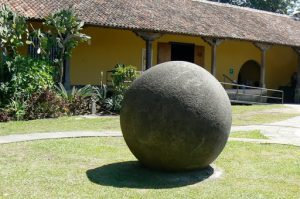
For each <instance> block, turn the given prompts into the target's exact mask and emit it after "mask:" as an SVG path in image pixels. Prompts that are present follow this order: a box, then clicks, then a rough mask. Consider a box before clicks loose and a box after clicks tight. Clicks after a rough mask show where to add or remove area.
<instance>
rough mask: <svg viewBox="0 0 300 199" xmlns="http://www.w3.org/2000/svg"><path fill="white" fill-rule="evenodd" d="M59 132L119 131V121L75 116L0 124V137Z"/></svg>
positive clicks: (115, 118)
mask: <svg viewBox="0 0 300 199" xmlns="http://www.w3.org/2000/svg"><path fill="white" fill-rule="evenodd" d="M59 131H120V121H119V117H118V116H113V117H107V116H105V117H98V118H84V117H80V116H77V117H61V118H57V119H42V120H31V121H16V122H7V123H3V122H2V123H0V135H9V134H27V133H39V132H59Z"/></svg>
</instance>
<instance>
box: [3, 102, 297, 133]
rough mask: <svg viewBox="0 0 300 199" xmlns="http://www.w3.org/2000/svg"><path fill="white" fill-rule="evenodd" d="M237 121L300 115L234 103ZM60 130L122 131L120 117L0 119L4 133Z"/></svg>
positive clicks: (261, 121) (265, 120) (278, 107)
mask: <svg viewBox="0 0 300 199" xmlns="http://www.w3.org/2000/svg"><path fill="white" fill-rule="evenodd" d="M232 113H233V114H232V118H233V122H232V124H233V125H252V124H264V123H271V122H276V121H281V120H285V119H289V118H292V117H295V116H299V115H300V113H299V112H298V113H297V112H294V111H293V110H292V109H291V108H289V107H287V106H284V105H253V106H232ZM58 131H120V119H119V117H118V116H114V117H98V118H92V119H91V118H84V117H80V116H77V117H62V118H58V119H43V120H32V121H17V122H7V123H3V122H2V123H0V136H1V135H9V134H27V133H39V132H58Z"/></svg>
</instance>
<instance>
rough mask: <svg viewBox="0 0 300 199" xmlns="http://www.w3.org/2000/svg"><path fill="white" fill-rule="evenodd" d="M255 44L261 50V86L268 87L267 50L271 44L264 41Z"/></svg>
mask: <svg viewBox="0 0 300 199" xmlns="http://www.w3.org/2000/svg"><path fill="white" fill-rule="evenodd" d="M254 45H255V46H256V47H257V48H258V49H259V50H260V51H261V63H260V87H262V88H266V65H267V64H266V58H267V50H268V49H269V48H270V47H271V45H268V44H263V43H255V44H254Z"/></svg>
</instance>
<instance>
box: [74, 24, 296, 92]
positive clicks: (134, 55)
mask: <svg viewBox="0 0 300 199" xmlns="http://www.w3.org/2000/svg"><path fill="white" fill-rule="evenodd" d="M84 32H85V33H86V34H88V35H90V36H91V37H92V40H91V42H90V44H87V43H85V44H81V45H80V46H79V47H77V48H76V49H75V50H74V52H73V56H72V60H71V83H72V84H73V85H83V84H99V83H100V73H101V71H103V72H106V71H109V70H111V69H112V68H113V67H114V66H115V65H116V64H118V63H122V64H131V65H134V66H137V67H138V70H141V65H142V49H145V42H144V41H143V40H142V39H141V38H140V37H138V36H136V35H135V34H134V33H133V32H132V31H127V30H116V29H108V28H97V27H88V28H85V29H84ZM158 42H182V43H194V44H195V45H200V46H204V47H205V60H204V66H203V67H204V68H205V69H207V70H209V71H210V65H211V48H210V47H209V45H208V44H207V43H205V42H204V41H203V40H202V39H201V38H200V37H190V36H180V35H163V36H162V37H161V38H159V39H158V40H156V41H155V42H153V64H154V65H155V64H156V63H157V43H158ZM260 56H261V55H260V51H259V50H258V49H257V48H256V47H255V46H254V45H253V44H252V43H251V42H246V41H224V42H223V43H221V44H220V45H219V46H218V49H217V78H218V80H220V81H223V74H225V75H227V76H230V75H229V69H230V68H233V69H234V74H233V76H231V78H232V79H233V80H237V79H238V73H239V70H240V68H241V66H242V65H243V64H244V63H245V62H246V61H248V60H254V61H256V62H258V63H260V60H261V57H260ZM296 66H297V56H296V53H294V51H293V50H292V49H291V48H290V47H284V46H272V47H271V48H270V50H268V52H267V68H266V84H267V87H268V88H278V86H283V85H287V84H288V83H289V81H290V77H291V75H292V73H293V72H295V71H296Z"/></svg>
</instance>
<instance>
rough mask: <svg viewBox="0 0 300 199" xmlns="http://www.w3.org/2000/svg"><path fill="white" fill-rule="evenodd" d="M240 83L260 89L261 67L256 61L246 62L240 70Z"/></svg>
mask: <svg viewBox="0 0 300 199" xmlns="http://www.w3.org/2000/svg"><path fill="white" fill-rule="evenodd" d="M238 83H239V84H244V85H247V86H255V87H259V85H260V65H259V64H258V63H257V62H256V61H254V60H249V61H247V62H245V63H244V64H243V66H242V67H241V69H240V72H239V77H238Z"/></svg>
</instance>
